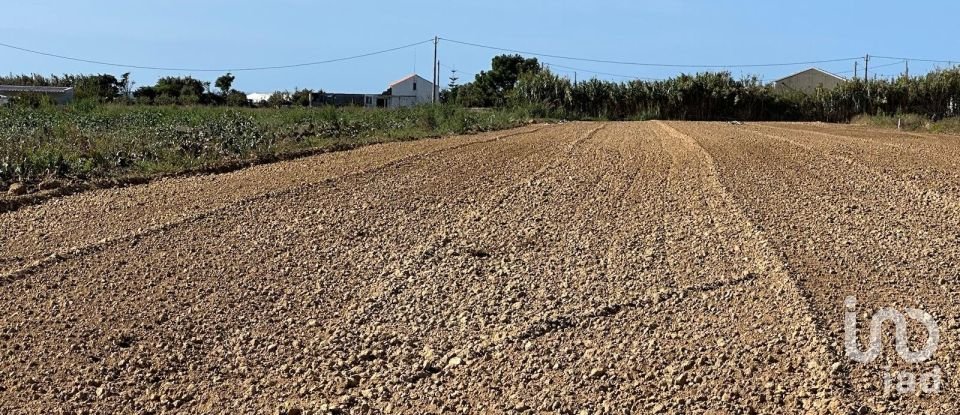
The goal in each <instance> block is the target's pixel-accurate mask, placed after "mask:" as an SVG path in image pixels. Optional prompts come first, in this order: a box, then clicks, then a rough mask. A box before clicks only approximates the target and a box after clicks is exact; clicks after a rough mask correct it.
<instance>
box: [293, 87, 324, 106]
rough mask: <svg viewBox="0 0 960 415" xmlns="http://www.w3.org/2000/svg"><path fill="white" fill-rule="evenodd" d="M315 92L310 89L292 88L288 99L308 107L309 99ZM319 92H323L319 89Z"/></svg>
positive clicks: (311, 98) (314, 95) (312, 97)
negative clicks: (291, 93)
mask: <svg viewBox="0 0 960 415" xmlns="http://www.w3.org/2000/svg"><path fill="white" fill-rule="evenodd" d="M316 94H317V92H316V91H314V90H312V89H294V90H293V95H291V96H290V101H292V102H293V105H299V106H302V107H309V106H310V104H311V101H312V100H313V99H314V97H316V96H317V95H316ZM320 94H323V91H320Z"/></svg>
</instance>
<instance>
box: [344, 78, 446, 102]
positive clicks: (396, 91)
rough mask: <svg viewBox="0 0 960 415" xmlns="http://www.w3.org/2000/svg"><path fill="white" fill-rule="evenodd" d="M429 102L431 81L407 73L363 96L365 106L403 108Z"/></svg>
mask: <svg viewBox="0 0 960 415" xmlns="http://www.w3.org/2000/svg"><path fill="white" fill-rule="evenodd" d="M337 95H346V94H337ZM431 102H433V82H430V81H428V80H426V79H425V78H424V77H422V76H420V75H417V74H410V75H407V76H406V77H404V78H403V79H400V80H398V81H395V82H393V83H391V84H390V85H389V86H388V87H387V90H386V91H383V93H381V94H379V95H377V94H366V95H364V97H363V106H364V107H367V108H403V107H412V106H415V105H420V104H429V103H431ZM335 105H336V104H335Z"/></svg>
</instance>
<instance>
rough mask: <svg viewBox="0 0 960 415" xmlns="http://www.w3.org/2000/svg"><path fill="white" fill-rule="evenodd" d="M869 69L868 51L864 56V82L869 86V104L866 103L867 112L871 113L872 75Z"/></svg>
mask: <svg viewBox="0 0 960 415" xmlns="http://www.w3.org/2000/svg"><path fill="white" fill-rule="evenodd" d="M869 69H870V54H869V53H868V54H867V56H865V57H864V58H863V82H864V84H865V85H866V86H867V105H866V108H867V114H869V113H870V75H869Z"/></svg>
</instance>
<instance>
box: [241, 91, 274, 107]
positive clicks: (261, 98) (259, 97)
mask: <svg viewBox="0 0 960 415" xmlns="http://www.w3.org/2000/svg"><path fill="white" fill-rule="evenodd" d="M270 95H273V94H265V93H261V92H254V93H251V94H247V99H248V100H250V102H252V103H254V104H260V103H262V102H267V100H268V99H270Z"/></svg>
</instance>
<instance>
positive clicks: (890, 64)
mask: <svg viewBox="0 0 960 415" xmlns="http://www.w3.org/2000/svg"><path fill="white" fill-rule="evenodd" d="M870 57H871V58H873V57H874V56H873V55H870ZM904 62H906V61H905V60H901V61H897V62H893V63H885V64H883V65H875V66H871V69H879V68H886V67H888V66H893V65H900V64H902V63H904ZM837 73H838V74H841V73H853V70H846V71H840V72H837Z"/></svg>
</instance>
